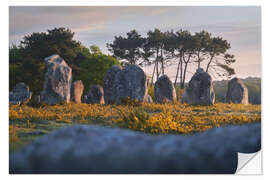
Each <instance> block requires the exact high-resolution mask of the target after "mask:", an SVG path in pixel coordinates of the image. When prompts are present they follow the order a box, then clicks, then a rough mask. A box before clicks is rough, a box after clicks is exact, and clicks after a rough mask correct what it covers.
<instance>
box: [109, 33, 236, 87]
mask: <svg viewBox="0 0 270 180" xmlns="http://www.w3.org/2000/svg"><path fill="white" fill-rule="evenodd" d="M107 47H108V49H109V51H110V52H112V53H113V56H115V57H117V58H119V59H126V60H128V62H129V63H131V64H138V65H141V66H144V65H151V64H153V65H154V68H153V73H152V82H153V78H154V76H156V79H157V78H158V77H159V76H160V75H161V74H162V75H163V74H164V73H165V69H166V67H168V66H170V65H172V64H177V71H176V75H175V85H176V82H177V80H178V79H180V84H181V87H182V88H183V87H184V83H185V78H186V73H187V71H188V70H187V69H188V68H189V67H190V66H192V65H195V66H197V68H203V69H204V70H205V71H206V72H208V73H210V74H211V75H213V76H216V75H217V76H221V77H230V76H231V75H233V74H235V71H234V69H233V68H232V67H231V64H233V63H234V62H235V61H236V60H235V59H234V55H232V54H229V53H228V51H229V49H230V48H231V45H230V43H229V42H228V41H227V40H225V39H223V38H222V37H219V36H213V35H212V34H211V33H209V32H207V31H205V30H202V31H200V32H195V33H194V34H192V33H191V32H189V31H187V30H182V29H180V30H178V31H176V32H174V31H173V30H171V31H167V32H162V31H160V30H159V29H157V28H155V29H154V30H153V31H151V30H150V31H148V33H147V36H146V37H142V36H141V35H139V34H138V32H137V31H136V30H132V31H130V32H129V33H127V38H125V37H122V36H119V37H117V36H115V39H114V41H113V43H111V44H107Z"/></svg>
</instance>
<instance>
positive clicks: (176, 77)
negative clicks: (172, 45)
mask: <svg viewBox="0 0 270 180" xmlns="http://www.w3.org/2000/svg"><path fill="white" fill-rule="evenodd" d="M180 63H181V55H180V59H179V62H178V65H177V70H176V76H175V81H174V87H176V83H177V79H178V74H179V69H180ZM180 81H181V79H180Z"/></svg>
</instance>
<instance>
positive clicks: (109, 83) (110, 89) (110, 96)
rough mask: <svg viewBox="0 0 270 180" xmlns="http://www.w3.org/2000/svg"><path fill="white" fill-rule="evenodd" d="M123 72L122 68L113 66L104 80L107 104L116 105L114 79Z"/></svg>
mask: <svg viewBox="0 0 270 180" xmlns="http://www.w3.org/2000/svg"><path fill="white" fill-rule="evenodd" d="M121 70H122V67H121V66H116V65H115V66H112V67H111V69H109V70H108V71H107V73H106V75H105V78H104V100H105V103H106V104H111V103H115V94H116V90H115V86H114V79H115V76H116V74H117V73H118V72H119V71H121Z"/></svg>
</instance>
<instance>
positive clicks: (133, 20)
mask: <svg viewBox="0 0 270 180" xmlns="http://www.w3.org/2000/svg"><path fill="white" fill-rule="evenodd" d="M260 13H261V9H260V7H256V6H253V7H239V6H235V7H225V6H224V7H223V6H194V7H191V6H177V7H157V6H155V7H147V6H142V7H138V6H134V7H132V6H127V7H124V6H122V7H117V6H115V7H109V6H108V7H100V6H96V7H93V6H92V7H79V6H76V7H46V6H44V7H38V6H36V7H16V6H11V7H10V9H9V15H10V17H9V18H10V19H9V45H11V44H13V43H14V44H18V43H19V41H20V40H22V38H23V36H25V35H27V34H31V33H33V32H45V31H46V30H47V29H52V28H54V27H66V28H69V29H71V31H73V32H75V36H74V39H75V40H77V41H80V42H81V43H82V44H83V45H85V46H86V47H89V46H91V45H97V46H99V47H100V49H101V50H102V52H103V53H104V54H110V55H111V53H109V51H108V49H107V48H106V43H111V42H112V41H113V39H114V36H125V35H126V33H127V32H129V31H130V30H132V29H136V30H137V31H138V32H139V34H141V35H142V36H143V37H145V36H146V33H147V31H149V30H153V29H154V28H159V29H160V30H161V31H167V30H171V29H173V30H175V31H177V30H179V29H184V30H189V31H191V32H192V33H194V32H199V31H201V30H206V31H208V32H210V33H211V34H212V35H213V36H221V37H222V38H224V39H226V40H227V41H228V42H229V43H230V44H231V49H230V50H229V53H232V54H234V55H235V58H236V63H234V64H233V65H232V67H233V68H235V71H236V75H235V76H232V77H239V78H248V77H259V78H261V14H260ZM123 14H124V16H123ZM78 19H80V20H79V21H78ZM60 56H61V55H60ZM142 68H143V70H144V71H145V72H146V73H148V74H151V73H152V68H153V66H146V67H142ZM195 69H196V67H192V68H190V69H189V73H188V74H187V78H186V81H187V82H188V81H189V79H190V78H191V76H192V74H193V73H194V72H195ZM175 70H176V65H174V66H170V67H169V68H166V69H165V74H167V75H168V76H169V77H170V78H171V80H172V81H174V77H173V76H174V75H175ZM213 79H214V81H216V80H222V79H224V78H217V77H213Z"/></svg>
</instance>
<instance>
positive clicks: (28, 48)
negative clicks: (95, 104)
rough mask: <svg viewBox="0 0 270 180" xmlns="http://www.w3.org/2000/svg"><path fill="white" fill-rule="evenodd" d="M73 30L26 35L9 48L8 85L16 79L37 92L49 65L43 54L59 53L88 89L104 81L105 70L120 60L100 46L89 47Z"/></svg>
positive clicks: (13, 84)
mask: <svg viewBox="0 0 270 180" xmlns="http://www.w3.org/2000/svg"><path fill="white" fill-rule="evenodd" d="M73 37H74V32H72V31H71V30H69V29H66V28H54V29H52V30H48V31H47V32H40V33H32V34H30V35H26V36H25V37H24V38H23V40H22V41H21V43H20V44H19V45H18V46H16V45H13V46H11V47H10V48H9V89H10V90H11V89H12V88H13V87H14V86H15V85H16V84H17V83H19V82H24V83H26V84H27V85H29V87H30V89H31V91H32V92H34V94H39V93H40V91H41V90H42V88H43V81H44V74H45V70H46V65H45V62H44V58H45V57H48V56H51V55H53V54H59V55H60V56H61V57H62V58H64V59H65V61H66V62H67V63H68V65H69V66H70V67H71V68H72V75H73V80H78V79H81V80H82V81H83V83H84V85H85V91H87V89H88V87H89V85H91V84H99V85H102V84H103V79H104V75H105V73H106V71H107V70H108V69H109V68H110V67H111V66H113V65H117V64H120V63H119V61H118V60H117V59H115V58H114V57H112V56H109V55H105V54H102V52H101V51H100V49H99V47H98V46H95V45H92V46H90V47H89V48H87V47H85V46H84V45H82V44H81V43H80V42H78V41H76V40H74V39H73Z"/></svg>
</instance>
